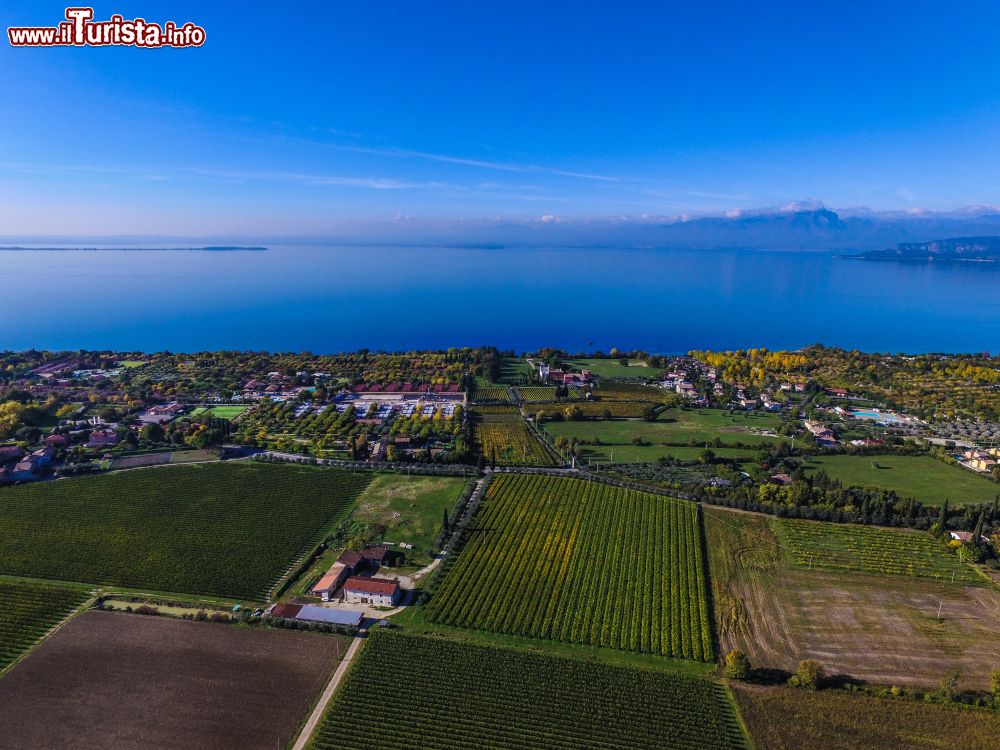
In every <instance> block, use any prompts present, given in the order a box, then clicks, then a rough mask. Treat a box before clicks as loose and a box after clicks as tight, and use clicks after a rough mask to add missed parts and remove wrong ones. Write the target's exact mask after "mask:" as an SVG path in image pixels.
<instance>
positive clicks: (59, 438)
mask: <svg viewBox="0 0 1000 750" xmlns="http://www.w3.org/2000/svg"><path fill="white" fill-rule="evenodd" d="M43 442H44V443H45V447H47V448H65V447H66V446H67V445H69V438H68V437H66V436H65V435H59V434H55V435H49V436H48V437H47V438H45V440H44V441H43Z"/></svg>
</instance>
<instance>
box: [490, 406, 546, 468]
mask: <svg viewBox="0 0 1000 750" xmlns="http://www.w3.org/2000/svg"><path fill="white" fill-rule="evenodd" d="M473 435H474V436H475V441H476V447H477V448H478V450H479V452H480V453H482V455H483V456H484V457H485V458H486V460H487V461H489V462H490V463H494V464H506V465H517V466H552V465H553V464H554V463H555V462H554V461H553V459H552V456H551V455H549V452H548V451H547V450H546V449H545V446H543V445H542V444H541V443H540V442H539V441H538V438H536V437H535V435H534V433H532V432H531V430H530V429H528V426H527V425H526V424H524V422H522V421H521V420H520V418H518V420H517V421H516V422H513V421H512V422H478V423H476V424H475V425H474V426H473Z"/></svg>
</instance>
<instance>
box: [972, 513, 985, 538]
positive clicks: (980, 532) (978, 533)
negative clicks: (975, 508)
mask: <svg viewBox="0 0 1000 750" xmlns="http://www.w3.org/2000/svg"><path fill="white" fill-rule="evenodd" d="M985 520H986V511H985V510H983V511H980V513H979V520H978V521H976V530H975V531H973V532H972V542H973V544H975V545H976V546H977V547H982V546H983V543H982V541H981V540H982V537H983V521H985Z"/></svg>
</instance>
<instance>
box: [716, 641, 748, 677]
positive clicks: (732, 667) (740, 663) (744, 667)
mask: <svg viewBox="0 0 1000 750" xmlns="http://www.w3.org/2000/svg"><path fill="white" fill-rule="evenodd" d="M750 671H751V668H750V660H749V659H748V658H747V655H746V654H744V653H743V652H742V651H740V650H738V649H733V650H732V651H730V652H729V653H728V654H726V665H725V668H724V669H723V674H724V675H725V677H726V678H727V679H730V680H748V679H750Z"/></svg>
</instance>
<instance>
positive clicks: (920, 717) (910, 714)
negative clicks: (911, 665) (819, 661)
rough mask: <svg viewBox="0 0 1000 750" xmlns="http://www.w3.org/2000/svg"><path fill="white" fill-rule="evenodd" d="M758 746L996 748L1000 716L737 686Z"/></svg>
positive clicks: (794, 749)
mask: <svg viewBox="0 0 1000 750" xmlns="http://www.w3.org/2000/svg"><path fill="white" fill-rule="evenodd" d="M733 692H734V693H735V695H736V702H737V704H739V707H740V712H741V713H742V715H743V721H744V723H745V724H746V725H747V728H748V729H749V730H750V735H751V737H753V740H754V743H755V744H756V746H757V750H801V748H823V749H824V750H857V749H858V748H864V749H865V750H898V749H900V748H906V750H936V749H938V748H943V747H956V748H958V747H961V748H983V749H984V750H985V748H989V747H996V738H997V736H998V734H1000V715H998V714H996V713H994V712H991V711H970V710H964V709H961V708H955V707H950V706H941V705H934V704H927V703H923V702H920V701H915V700H901V699H893V698H876V697H873V696H868V695H860V694H851V693H847V692H842V691H839V690H838V691H834V690H821V691H819V692H809V691H806V690H795V689H793V688H787V687H759V686H751V685H734V686H733Z"/></svg>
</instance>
